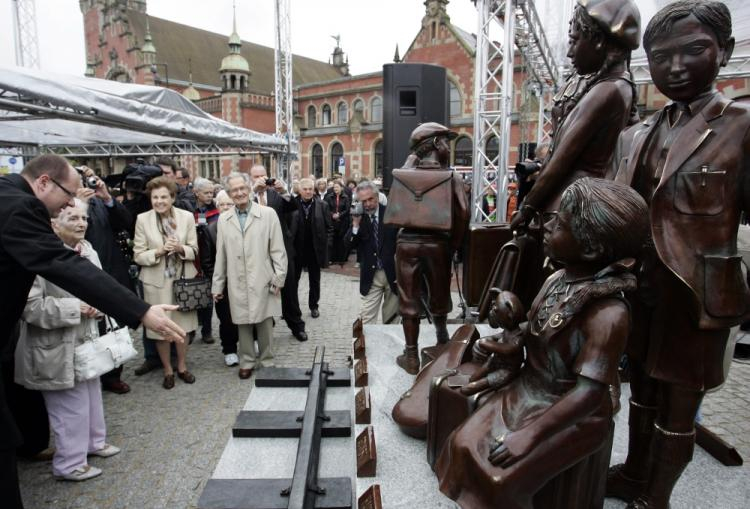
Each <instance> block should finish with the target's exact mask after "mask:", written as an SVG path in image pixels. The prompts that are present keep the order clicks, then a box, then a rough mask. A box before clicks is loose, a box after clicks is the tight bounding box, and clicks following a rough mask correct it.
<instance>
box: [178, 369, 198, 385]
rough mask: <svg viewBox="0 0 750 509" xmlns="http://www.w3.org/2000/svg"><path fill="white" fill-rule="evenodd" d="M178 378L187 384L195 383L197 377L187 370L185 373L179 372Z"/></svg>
mask: <svg viewBox="0 0 750 509" xmlns="http://www.w3.org/2000/svg"><path fill="white" fill-rule="evenodd" d="M177 376H178V377H179V378H180V380H182V381H183V382H185V383H186V384H192V383H195V376H194V375H193V374H192V373H191V372H190V371H188V370H187V369H186V370H185V371H183V372H179V371H178V372H177Z"/></svg>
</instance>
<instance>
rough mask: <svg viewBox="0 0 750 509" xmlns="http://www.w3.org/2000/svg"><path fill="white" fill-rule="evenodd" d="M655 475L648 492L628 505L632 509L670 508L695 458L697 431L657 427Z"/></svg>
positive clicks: (650, 477) (654, 440)
mask: <svg viewBox="0 0 750 509" xmlns="http://www.w3.org/2000/svg"><path fill="white" fill-rule="evenodd" d="M654 428H655V432H654V438H653V444H652V445H651V448H652V456H653V463H652V465H651V473H650V475H649V478H648V485H647V486H646V491H645V493H643V494H642V495H640V496H639V497H638V498H636V499H635V500H633V501H632V502H631V503H630V504H628V505H627V508H628V509H669V498H670V497H671V496H672V489H674V485H675V484H676V483H677V480H678V479H679V478H680V476H681V475H682V472H683V471H684V470H685V467H686V466H687V465H688V463H690V460H692V459H693V449H694V448H695V430H693V431H688V432H677V431H669V430H667V429H664V428H663V427H661V426H659V425H658V424H654Z"/></svg>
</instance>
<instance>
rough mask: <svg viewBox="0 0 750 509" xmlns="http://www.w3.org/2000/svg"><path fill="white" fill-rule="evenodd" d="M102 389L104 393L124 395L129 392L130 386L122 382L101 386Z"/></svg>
mask: <svg viewBox="0 0 750 509" xmlns="http://www.w3.org/2000/svg"><path fill="white" fill-rule="evenodd" d="M102 389H104V390H105V391H109V392H114V393H115V394H125V393H128V392H130V386H129V385H128V384H126V383H125V382H123V381H122V380H117V381H115V382H109V383H106V384H102Z"/></svg>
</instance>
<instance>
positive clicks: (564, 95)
mask: <svg viewBox="0 0 750 509" xmlns="http://www.w3.org/2000/svg"><path fill="white" fill-rule="evenodd" d="M577 4H578V5H576V8H575V11H574V13H573V18H572V19H571V20H570V29H569V31H568V39H569V42H568V45H569V49H568V57H569V58H570V60H571V63H572V64H573V67H574V68H575V70H576V73H575V74H574V75H573V76H572V77H571V78H570V79H569V80H568V82H567V83H566V84H565V86H564V87H563V88H562V89H561V90H560V92H559V93H558V94H557V95H556V96H555V98H554V100H555V104H554V107H553V109H552V122H553V126H554V132H553V134H552V143H551V145H550V149H549V152H548V155H547V157H546V159H545V161H544V162H543V166H542V170H541V172H540V173H539V177H537V180H536V183H535V184H534V187H533V188H532V189H531V191H529V193H528V195H526V197H525V198H524V201H523V204H522V206H521V208H520V209H519V211H518V213H517V214H515V215H514V216H513V219H512V220H511V227H512V229H514V230H515V229H517V228H518V227H520V226H523V225H526V224H527V223H529V222H530V221H531V220H532V219H533V218H534V217H535V215H536V213H537V211H540V212H549V211H555V210H557V208H558V204H559V203H560V196H561V195H562V192H563V191H564V190H565V188H566V187H567V186H568V184H570V183H571V182H573V181H575V180H576V179H579V178H582V177H597V178H604V177H606V176H607V172H608V169H609V168H610V166H611V164H610V162H611V160H612V153H613V152H614V148H615V144H616V143H617V136H618V135H619V134H620V131H621V130H622V129H624V128H626V127H627V126H629V125H632V124H633V123H635V122H637V121H638V118H637V114H636V110H635V101H636V90H635V85H634V84H633V81H632V80H631V76H630V72H629V69H628V62H629V61H630V52H631V51H632V50H635V49H636V48H638V43H639V39H640V23H641V15H640V13H639V11H638V7H636V5H635V3H634V2H633V1H632V0H578V1H577Z"/></svg>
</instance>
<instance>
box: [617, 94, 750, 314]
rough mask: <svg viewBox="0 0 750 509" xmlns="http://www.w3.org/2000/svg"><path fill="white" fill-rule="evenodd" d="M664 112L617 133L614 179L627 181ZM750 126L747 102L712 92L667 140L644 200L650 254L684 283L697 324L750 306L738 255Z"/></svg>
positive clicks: (747, 194) (749, 201)
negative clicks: (661, 162) (662, 159)
mask: <svg viewBox="0 0 750 509" xmlns="http://www.w3.org/2000/svg"><path fill="white" fill-rule="evenodd" d="M663 114H664V110H662V111H660V112H657V113H656V114H654V115H653V116H652V117H651V118H649V119H648V120H647V121H645V122H644V123H643V124H639V125H637V126H634V127H633V128H631V129H630V130H628V131H626V132H624V133H623V134H622V135H621V137H620V145H619V146H618V150H617V154H616V160H615V167H616V168H617V174H616V177H615V180H616V181H618V182H622V183H625V184H628V185H631V184H632V181H633V177H634V175H635V174H636V171H637V166H638V162H639V161H640V160H641V158H642V156H643V153H644V151H645V150H647V149H648V140H649V138H650V136H651V134H652V133H653V132H654V130H655V129H656V128H657V126H658V125H659V119H660V116H661V115H663ZM749 130H750V107H749V106H748V105H744V104H740V103H737V102H734V101H732V100H729V99H727V98H726V97H724V96H723V95H722V94H720V93H715V94H714V96H713V97H712V98H711V99H710V100H709V101H708V102H707V103H706V104H705V105H704V106H703V108H701V110H700V111H698V112H695V114H694V115H693V117H692V118H691V119H690V120H689V121H688V123H687V124H685V125H684V126H683V127H682V129H681V131H680V132H679V134H677V137H676V138H675V139H674V141H673V142H672V144H671V147H670V148H669V151H668V153H667V157H666V161H665V163H664V169H663V173H662V176H661V179H660V180H659V183H658V185H657V186H656V190H655V191H654V194H653V197H652V198H651V202H650V207H649V214H650V223H651V235H652V237H653V242H654V246H655V248H656V252H657V254H658V255H659V259H660V260H661V262H662V263H663V264H664V265H665V266H666V267H667V268H668V269H669V270H670V271H671V272H672V273H673V274H674V275H675V276H676V277H678V278H679V279H680V280H681V281H682V282H683V283H684V284H685V285H686V286H687V287H688V288H689V290H690V293H691V295H692V297H693V298H692V299H691V301H692V304H693V306H692V309H691V310H689V311H691V312H692V313H691V315H692V317H694V318H695V320H696V321H697V326H698V328H700V329H719V328H726V327H731V326H733V325H736V324H738V323H741V322H743V321H744V320H745V319H746V318H747V317H748V311H750V290H748V285H747V281H746V279H745V277H744V276H743V274H742V271H741V263H742V257H741V256H740V255H738V254H737V229H738V226H739V222H740V215H741V213H742V211H743V210H744V211H747V210H749V209H750V207H749V206H748V205H750V174H749V173H748V172H750V133H749V132H748V131H749Z"/></svg>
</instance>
